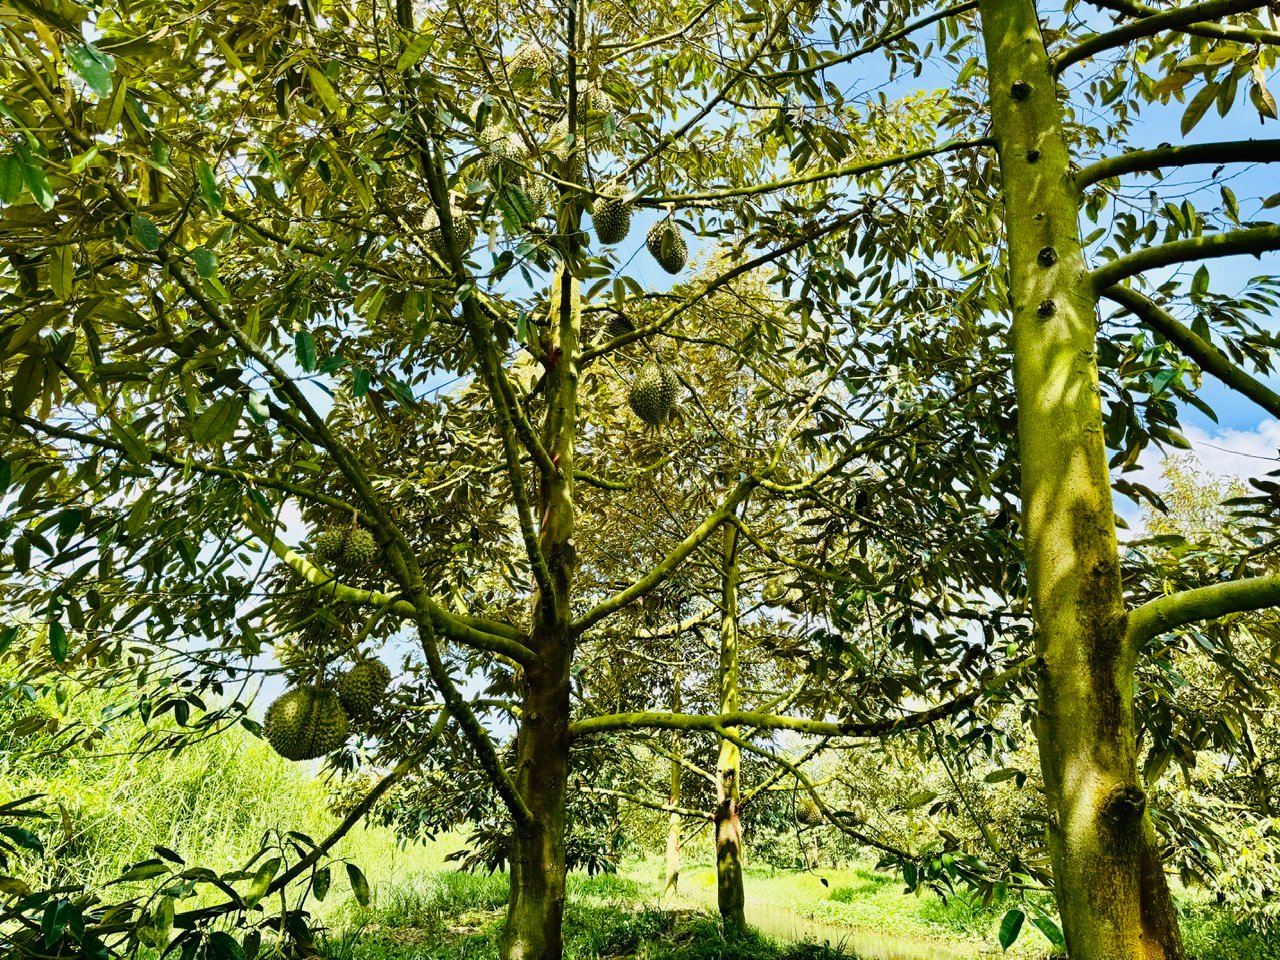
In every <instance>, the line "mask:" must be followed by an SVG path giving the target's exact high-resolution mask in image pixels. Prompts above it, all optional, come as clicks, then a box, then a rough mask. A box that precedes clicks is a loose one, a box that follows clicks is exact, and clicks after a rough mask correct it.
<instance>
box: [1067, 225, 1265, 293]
mask: <svg viewBox="0 0 1280 960" xmlns="http://www.w3.org/2000/svg"><path fill="white" fill-rule="evenodd" d="M1270 250H1280V224H1266V225H1265V226H1261V227H1248V228H1246V229H1243V230H1232V231H1229V232H1227V233H1207V234H1204V235H1203V236H1199V237H1188V238H1187V239H1185V240H1174V241H1172V242H1171V243H1162V244H1158V245H1157V246H1154V247H1147V248H1145V249H1142V250H1137V251H1135V252H1133V253H1131V254H1129V255H1128V256H1124V257H1117V258H1116V259H1115V260H1112V261H1111V262H1110V263H1104V264H1102V265H1101V266H1099V267H1095V268H1094V269H1093V271H1091V272H1090V274H1089V278H1090V281H1091V282H1092V283H1093V289H1094V290H1095V291H1097V293H1098V295H1099V296H1101V295H1102V294H1103V293H1104V292H1105V291H1106V290H1107V288H1108V287H1112V286H1115V285H1116V284H1117V283H1119V282H1120V281H1121V280H1125V279H1127V278H1128V277H1132V276H1136V275H1137V274H1139V273H1142V272H1144V271H1146V270H1155V269H1157V268H1158V267H1168V266H1171V265H1173V264H1175V263H1185V262H1187V261H1188V260H1210V259H1213V258H1214V257H1230V256H1234V255H1236V254H1239V253H1252V254H1254V255H1255V256H1260V255H1261V254H1263V253H1266V252H1267V251H1270Z"/></svg>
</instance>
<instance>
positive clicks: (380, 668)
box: [334, 659, 391, 721]
mask: <svg viewBox="0 0 1280 960" xmlns="http://www.w3.org/2000/svg"><path fill="white" fill-rule="evenodd" d="M390 684H391V671H390V670H389V669H388V668H387V665H386V664H385V663H383V662H382V661H381V660H373V659H370V660H361V661H360V662H359V663H357V664H356V665H355V666H354V667H352V668H351V669H350V670H348V671H346V672H345V673H340V674H338V679H337V681H336V682H335V683H334V690H336V691H337V694H338V699H339V700H341V701H342V708H343V709H344V710H346V711H347V716H349V717H351V719H352V720H357V721H359V720H368V719H369V718H370V717H371V716H373V711H374V708H375V707H376V706H377V705H378V701H379V700H381V699H382V696H383V694H385V693H386V692H387V687H388V686H390Z"/></svg>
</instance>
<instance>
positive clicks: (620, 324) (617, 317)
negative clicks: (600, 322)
mask: <svg viewBox="0 0 1280 960" xmlns="http://www.w3.org/2000/svg"><path fill="white" fill-rule="evenodd" d="M635 328H636V325H635V324H634V323H632V322H631V320H630V318H628V317H627V315H626V314H625V313H611V314H609V322H608V323H606V324H605V325H604V335H605V336H606V337H608V338H609V339H610V340H612V339H613V338H614V337H620V336H622V335H623V334H624V333H630V332H631V331H632V330H634V329H635Z"/></svg>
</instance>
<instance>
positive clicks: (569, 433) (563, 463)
mask: <svg viewBox="0 0 1280 960" xmlns="http://www.w3.org/2000/svg"><path fill="white" fill-rule="evenodd" d="M551 303H552V316H554V317H558V321H559V322H558V324H557V327H558V330H557V333H556V337H555V343H556V350H555V351H554V352H553V355H552V357H551V358H549V361H548V364H547V383H546V388H547V396H548V398H549V404H548V410H547V414H546V420H545V421H544V426H543V444H544V446H545V448H546V450H547V451H548V453H549V454H550V455H551V458H552V460H553V462H554V463H555V464H556V467H557V469H556V471H555V472H554V473H553V474H550V475H547V476H544V477H543V478H542V484H541V486H540V490H539V494H538V500H537V507H538V515H539V517H540V518H541V525H540V530H539V537H538V548H539V550H538V554H539V555H540V556H541V557H542V558H543V560H544V561H545V564H546V571H547V580H548V582H549V586H550V588H551V589H550V591H549V592H547V591H543V590H539V591H538V593H537V595H536V596H535V599H534V604H533V624H534V626H533V628H532V630H531V631H530V637H529V646H530V648H531V649H532V650H533V651H534V653H535V654H536V656H537V659H536V661H535V662H534V663H533V664H532V665H531V666H529V667H527V668H526V669H525V671H524V691H523V697H522V702H521V718H520V729H519V733H518V736H517V743H516V772H515V784H516V789H517V790H518V792H519V793H520V795H521V797H523V798H524V802H525V804H526V805H527V807H528V810H529V814H530V816H529V817H528V822H527V823H524V824H521V823H519V822H517V824H516V827H515V830H514V834H513V843H512V855H511V895H510V900H509V901H508V904H507V924H506V928H505V929H504V931H503V935H502V939H501V944H500V947H501V955H502V957H503V960H559V958H560V957H561V956H562V955H563V952H564V947H563V942H562V938H561V927H562V923H563V919H564V901H565V874H566V866H565V795H566V792H567V785H568V775H569V712H570V675H569V671H570V667H571V666H572V663H573V651H574V637H573V633H572V630H571V625H572V608H571V605H570V596H571V587H572V581H573V566H574V547H573V531H574V508H573V462H574V458H573V455H574V443H575V441H576V433H577V404H578V400H577V391H578V370H577V360H576V356H577V348H578V334H579V331H580V329H581V291H580V288H579V283H578V279H577V278H576V277H575V276H574V275H573V271H572V269H571V268H570V267H568V266H563V267H561V269H560V270H559V271H558V272H557V274H556V278H555V280H554V282H553V287H552V296H551Z"/></svg>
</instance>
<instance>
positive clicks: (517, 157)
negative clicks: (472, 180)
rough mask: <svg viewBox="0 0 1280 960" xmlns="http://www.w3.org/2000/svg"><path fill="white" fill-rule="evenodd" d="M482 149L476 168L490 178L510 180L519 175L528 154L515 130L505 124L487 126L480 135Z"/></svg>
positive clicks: (482, 174)
mask: <svg viewBox="0 0 1280 960" xmlns="http://www.w3.org/2000/svg"><path fill="white" fill-rule="evenodd" d="M480 149H481V151H483V156H482V157H481V158H480V161H479V163H477V164H476V169H477V170H478V171H479V173H480V175H481V176H483V177H485V178H487V179H490V180H497V179H499V178H501V179H505V180H510V179H512V178H514V177H517V176H519V174H520V169H521V166H522V163H523V161H524V159H525V157H526V154H525V149H524V144H523V143H522V142H521V140H520V137H519V136H518V135H517V134H516V133H515V131H514V130H511V129H509V128H507V127H506V126H503V125H499V126H494V127H486V128H485V130H484V133H482V134H481V136H480Z"/></svg>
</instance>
